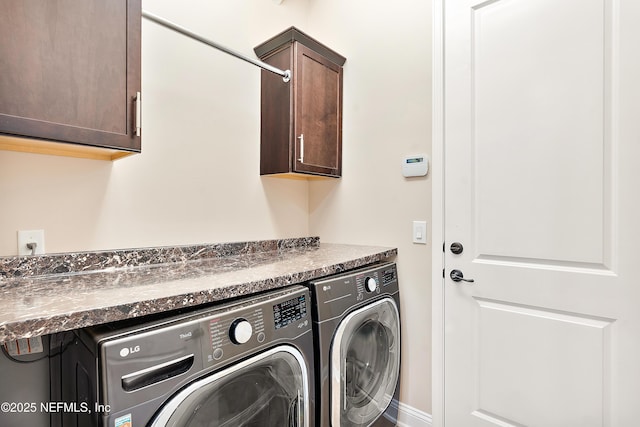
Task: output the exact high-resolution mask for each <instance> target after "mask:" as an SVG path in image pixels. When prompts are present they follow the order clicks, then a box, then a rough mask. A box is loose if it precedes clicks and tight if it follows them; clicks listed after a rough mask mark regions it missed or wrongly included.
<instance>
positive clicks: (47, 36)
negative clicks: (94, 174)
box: [0, 0, 141, 158]
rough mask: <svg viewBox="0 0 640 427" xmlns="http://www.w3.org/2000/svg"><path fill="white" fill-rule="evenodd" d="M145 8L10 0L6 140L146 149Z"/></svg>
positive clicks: (0, 124)
mask: <svg viewBox="0 0 640 427" xmlns="http://www.w3.org/2000/svg"><path fill="white" fill-rule="evenodd" d="M140 16H141V0H109V1H104V0H86V1H70V0H46V1H36V0H3V2H2V12H1V13H0V40H2V42H1V43H0V134H1V135H2V136H0V148H3V149H15V150H19V151H33V152H46V153H50V154H63V155H65V154H66V155H77V153H83V152H84V153H96V154H95V156H97V157H100V153H103V154H105V153H106V158H117V157H121V156H122V155H126V154H128V153H132V152H139V151H140V136H137V135H136V129H135V128H136V120H137V117H136V112H137V110H138V108H137V107H136V94H137V93H138V92H140V90H141V87H140V29H141V23H140V19H141V18H140ZM25 137H26V138H28V139H25ZM34 138H36V140H34ZM44 141H47V142H44ZM52 141H54V142H55V143H52ZM61 142H62V143H71V144H72V145H68V144H60V143H61ZM90 147H100V148H102V150H95V149H93V150H92V149H91V148H90ZM83 150H84V151H83ZM73 153H76V154H73ZM79 156H80V157H92V155H86V156H83V155H79Z"/></svg>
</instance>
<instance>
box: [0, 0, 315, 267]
mask: <svg viewBox="0 0 640 427" xmlns="http://www.w3.org/2000/svg"><path fill="white" fill-rule="evenodd" d="M143 8H145V9H147V10H148V11H149V12H152V13H155V14H158V15H160V16H163V17H165V18H167V19H169V20H173V21H175V22H177V23H179V24H181V25H183V26H185V27H187V28H190V29H192V30H193V31H195V32H198V33H200V34H202V35H204V36H205V37H209V38H211V39H213V40H216V41H218V42H220V43H222V44H224V45H227V46H229V47H232V48H234V49H236V50H239V51H241V52H243V53H244V54H246V55H253V47H254V46H256V45H258V44H260V43H261V42H262V41H264V40H266V39H268V38H270V37H271V36H273V35H275V34H277V33H278V32H280V31H282V30H283V29H285V28H287V27H289V26H291V25H298V26H300V25H303V24H304V22H305V20H306V16H307V15H306V12H307V7H306V3H305V2H298V1H291V2H290V3H289V4H287V5H283V6H278V5H276V4H275V3H273V2H272V1H269V0H244V1H230V2H223V1H213V2H212V1H205V0H199V1H195V0H192V1H189V2H174V1H169V0H165V1H159V0H156V1H145V2H143ZM142 93H143V117H142V119H143V142H142V144H143V148H142V154H139V155H135V156H130V157H128V158H125V159H121V160H118V161H116V162H113V163H111V162H104V161H96V160H83V159H72V158H64V157H53V156H44V155H35V154H25V153H14V152H6V151H0V200H1V202H0V205H1V206H2V208H1V209H0V255H15V254H17V240H16V231H17V230H30V229H44V230H45V246H46V251H47V252H49V253H55V252H69V251H78V250H99V249H113V248H131V247H141V246H157V245H174V244H194V243H202V242H229V241H241V240H256V239H269V238H282V237H299V236H306V235H308V184H307V183H306V182H304V181H291V180H281V179H274V178H261V177H260V176H259V147H260V145H259V144H260V135H259V132H260V70H259V69H258V68H257V67H254V66H252V65H250V64H248V63H245V62H242V61H240V60H238V59H235V58H233V57H230V56H228V55H226V54H223V53H221V52H218V51H216V50H213V49H211V48H209V47H207V46H204V45H202V44H199V43H197V42H195V41H192V40H190V39H187V38H185V37H183V36H181V35H178V34H176V33H173V32H170V31H169V30H166V29H164V28H162V27H160V26H158V25H157V24H154V23H152V22H149V21H147V20H143V29H142Z"/></svg>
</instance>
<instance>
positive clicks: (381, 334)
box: [331, 298, 400, 427]
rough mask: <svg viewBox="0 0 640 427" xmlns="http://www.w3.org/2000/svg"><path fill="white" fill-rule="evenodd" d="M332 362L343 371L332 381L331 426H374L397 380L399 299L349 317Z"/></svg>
mask: <svg viewBox="0 0 640 427" xmlns="http://www.w3.org/2000/svg"><path fill="white" fill-rule="evenodd" d="M331 362H332V366H333V367H336V368H337V369H339V375H336V374H335V372H334V373H333V374H332V383H331V400H332V402H331V411H332V415H331V418H332V422H333V424H334V425H340V426H342V427H360V426H368V425H370V424H371V423H372V422H373V421H374V420H376V419H377V418H378V417H379V416H380V415H382V414H383V413H384V411H385V410H386V409H387V407H388V406H389V404H390V403H391V400H392V399H393V394H394V392H395V389H396V385H397V383H398V377H399V372H400V318H399V315H398V310H397V307H396V304H395V302H394V301H393V300H392V299H390V298H387V299H384V300H381V301H378V302H376V303H373V304H371V305H368V306H366V307H364V308H361V309H360V310H357V311H355V312H353V313H351V314H350V315H349V316H347V317H346V318H345V319H344V320H343V321H342V323H341V324H340V326H339V327H338V330H337V331H336V335H335V338H334V341H333V345H332V350H331ZM336 368H332V369H336ZM336 403H339V404H338V405H336Z"/></svg>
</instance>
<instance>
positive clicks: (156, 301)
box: [0, 245, 398, 343]
mask: <svg viewBox="0 0 640 427" xmlns="http://www.w3.org/2000/svg"><path fill="white" fill-rule="evenodd" d="M336 246H343V247H344V248H345V249H347V252H348V249H350V248H364V249H363V250H364V251H365V252H367V250H368V252H369V253H367V254H363V255H360V256H356V257H355V258H352V257H349V256H344V257H342V258H341V259H339V260H336V261H333V262H331V263H329V264H327V265H317V266H314V267H313V268H308V269H305V268H302V269H301V270H295V269H294V268H288V269H286V271H285V272H283V273H281V274H276V275H271V276H268V275H267V276H264V277H261V278H260V279H259V280H251V281H247V282H238V283H234V284H231V285H229V286H224V287H211V288H207V287H203V288H202V289H199V290H197V291H192V292H185V293H183V294H179V295H169V296H166V297H159V298H151V299H141V300H139V301H136V302H134V303H126V304H115V305H111V306H106V307H102V308H92V309H82V308H81V309H78V310H75V311H70V312H67V313H65V314H58V315H53V316H38V315H37V313H34V315H33V316H32V317H31V318H28V319H21V320H16V321H8V322H3V323H0V343H2V342H6V341H11V340H16V339H22V338H31V337H36V336H42V335H48V334H51V333H56V332H64V331H69V330H74V329H79V328H83V327H87V326H93V325H98V324H103V323H110V322H115V321H119V320H125V319H131V318H137V317H142V316H148V315H153V314H158V313H162V312H170V311H173V310H178V309H184V308H188V307H197V306H200V305H203V304H209V303H215V302H220V301H224V300H229V299H234V298H237V297H241V296H246V295H250V294H256V293H261V292H264V291H268V290H274V289H279V288H283V287H286V286H289V285H294V284H300V283H304V282H307V281H309V280H313V279H316V278H320V277H325V276H329V275H332V274H336V273H340V272H343V271H346V270H351V269H355V268H358V267H362V266H365V265H369V264H373V263H377V262H380V261H385V260H391V259H393V258H394V257H396V256H397V253H398V251H397V249H396V248H384V247H359V246H357V245H336ZM183 265H184V263H183ZM187 265H188V264H187ZM134 268H135V267H134Z"/></svg>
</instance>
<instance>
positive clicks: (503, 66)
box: [436, 0, 640, 427]
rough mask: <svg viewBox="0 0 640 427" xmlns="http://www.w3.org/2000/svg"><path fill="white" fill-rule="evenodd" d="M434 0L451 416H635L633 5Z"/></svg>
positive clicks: (537, 420)
mask: <svg viewBox="0 0 640 427" xmlns="http://www.w3.org/2000/svg"><path fill="white" fill-rule="evenodd" d="M441 4H442V5H443V6H442V11H443V16H444V18H443V20H442V23H443V33H442V34H443V38H444V50H443V60H444V101H443V103H444V109H443V117H444V118H443V123H444V124H443V135H444V137H443V141H444V143H443V147H444V148H443V150H444V151H443V154H444V178H443V179H444V202H443V203H444V224H445V226H444V241H445V247H444V252H445V253H444V259H443V263H444V268H445V270H444V277H445V278H444V279H443V284H442V286H443V288H442V297H443V298H444V306H443V307H444V308H443V310H444V316H443V319H444V320H443V323H444V325H443V333H442V337H443V341H444V344H443V345H444V356H443V363H442V364H443V365H444V368H443V369H444V404H443V407H444V410H443V412H444V414H443V417H444V422H445V425H446V426H449V427H467V426H540V427H553V426H557V427H590V426H617V427H630V426H636V425H640V415H638V412H637V407H638V404H639V402H640V245H639V244H640V190H638V188H639V187H640V84H639V83H638V79H640V1H638V0H487V1H469V0H466V1H465V0H455V1H448V0H447V1H442V2H441ZM453 242H459V243H461V244H462V246H463V247H464V250H463V252H462V253H461V254H458V255H456V254H454V253H452V252H451V250H450V245H451V243H453ZM453 269H458V270H460V271H461V272H462V273H463V274H464V278H465V279H473V280H474V282H472V283H471V282H463V281H461V282H457V283H456V282H454V281H453V280H451V278H450V272H451V271H452V270H453ZM436 392H437V391H436ZM436 410H437V409H436Z"/></svg>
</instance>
